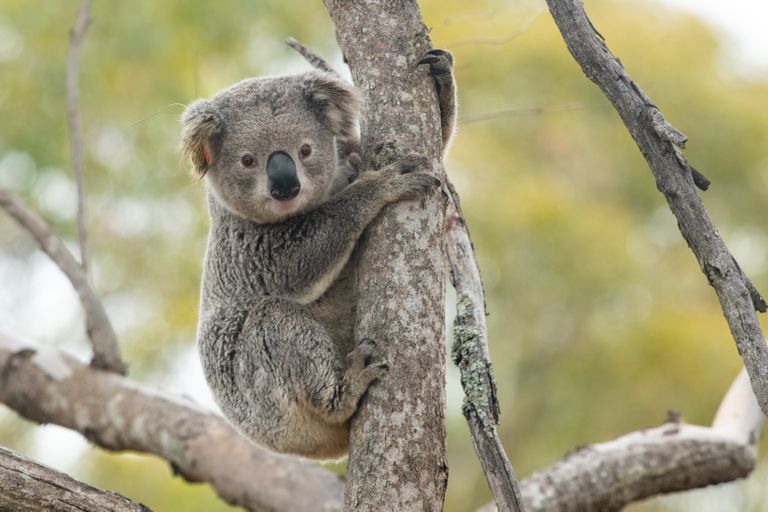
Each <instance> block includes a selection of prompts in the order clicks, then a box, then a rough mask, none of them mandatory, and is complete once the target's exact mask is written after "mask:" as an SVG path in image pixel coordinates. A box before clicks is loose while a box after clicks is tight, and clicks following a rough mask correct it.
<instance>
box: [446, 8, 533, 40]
mask: <svg viewBox="0 0 768 512" xmlns="http://www.w3.org/2000/svg"><path fill="white" fill-rule="evenodd" d="M542 12H543V9H540V10H537V11H536V12H535V13H533V14H532V15H531V16H529V17H528V19H527V20H525V21H524V22H523V24H522V25H520V27H518V28H517V29H515V30H513V31H512V33H511V34H509V35H508V36H506V37H502V38H496V39H488V38H476V39H462V40H460V41H455V42H453V43H450V42H449V43H447V44H446V45H445V46H446V47H447V48H450V49H454V48H458V47H460V46H469V45H487V46H503V45H505V44H507V43H511V42H512V41H514V40H515V39H517V38H518V37H520V36H522V35H523V34H525V33H526V32H528V29H530V28H531V25H532V24H533V22H534V21H535V20H536V18H538V17H539V15H540V14H541V13H542Z"/></svg>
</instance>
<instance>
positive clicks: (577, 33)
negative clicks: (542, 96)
mask: <svg viewBox="0 0 768 512" xmlns="http://www.w3.org/2000/svg"><path fill="white" fill-rule="evenodd" d="M547 4H548V5H549V10H550V12H551V13H552V17H553V18H554V20H555V23H556V24H557V27H558V28H559V30H560V33H561V34H562V36H563V39H564V40H565V43H566V45H567V46H568V50H569V51H570V52H571V55H572V56H573V58H574V59H575V60H576V62H577V63H578V64H579V65H580V66H581V68H582V70H583V71H584V73H585V74H586V75H587V77H588V78H589V79H590V80H592V81H593V82H595V84H597V85H598V86H599V87H600V89H601V90H602V91H603V93H604V94H605V95H606V97H607V98H608V100H610V102H611V103H612V104H613V106H614V108H615V109H616V111H617V112H618V113H619V115H620V116H621V119H622V120H623V121H624V125H625V126H626V127H627V130H628V131H629V133H630V134H631V135H632V138H634V140H635V142H636V143H637V145H638V147H639V148H640V151H641V153H642V154H643V156H644V157H645V159H646V162H647V163H648V166H649V167H650V169H651V172H652V173H653V175H654V177H655V178H656V186H657V188H658V189H659V190H660V191H661V192H662V193H663V194H664V197H665V198H666V200H667V203H668V204H669V207H670V209H671V210H672V213H673V214H674V215H675V217H676V218H677V225H678V227H679V228H680V233H681V234H682V236H683V238H684V239H685V241H686V242H687V243H688V246H689V247H690V248H691V250H692V251H693V253H694V254H695V255H696V259H697V260H698V261H699V265H700V266H701V269H702V271H703V272H704V275H705V276H706V277H707V281H708V282H709V284H710V285H712V287H713V288H714V289H715V292H716V293H717V297H718V299H720V306H721V308H722V310H723V314H724V315H725V318H726V320H727V321H728V326H729V328H730V330H731V334H732V335H733V338H734V340H735V342H736V346H737V348H738V351H739V354H741V356H742V358H743V360H744V366H745V367H746V369H747V372H748V373H749V378H750V381H751V383H752V388H753V389H754V391H755V395H756V396H757V398H758V402H759V403H760V407H761V409H762V410H763V412H764V413H768V343H766V341H765V338H764V336H763V332H762V330H761V328H760V323H759V322H758V319H757V315H756V314H755V310H758V311H761V312H764V311H766V309H768V305H767V304H766V302H765V300H763V297H762V296H761V295H760V294H759V293H758V292H757V290H756V289H755V287H754V286H753V285H752V283H751V282H750V280H749V279H748V278H747V277H746V276H745V275H744V273H743V272H742V271H741V269H740V268H739V266H738V264H737V263H736V260H735V259H734V258H733V255H732V254H731V253H730V251H729V250H728V247H727V246H726V245H725V242H723V239H722V238H721V237H720V235H719V233H718V232H717V229H716V228H715V226H714V224H713V223H712V220H711V219H710V217H709V213H708V212H707V210H706V208H704V204H703V203H702V201H701V198H700V197H699V196H698V194H697V193H696V188H695V187H696V184H695V182H699V185H700V186H701V185H704V183H702V179H701V178H702V177H701V176H700V175H699V176H698V177H697V176H696V174H697V173H694V171H693V168H692V167H691V165H690V164H689V163H688V161H687V160H686V158H685V157H684V156H683V153H682V148H681V146H683V145H684V144H685V142H686V141H687V137H685V135H683V134H682V133H681V132H680V131H679V130H677V129H675V128H674V127H672V126H671V124H670V123H669V122H667V120H666V119H664V116H663V115H662V113H661V111H659V109H658V107H657V106H656V105H655V104H654V103H653V101H652V100H651V99H650V98H649V97H648V95H646V94H645V92H643V90H642V89H641V88H640V86H639V85H638V84H637V83H636V82H635V81H633V80H632V78H631V77H630V76H629V74H628V73H627V71H626V70H625V69H624V67H623V66H622V65H621V62H619V60H618V59H617V58H616V57H614V56H613V54H611V52H610V50H609V49H608V47H607V46H606V44H605V41H604V39H603V38H602V37H600V36H599V34H597V31H596V30H595V28H594V26H593V25H592V23H591V22H590V21H589V18H588V17H587V13H586V12H585V11H584V6H583V4H582V2H581V1H580V0H547Z"/></svg>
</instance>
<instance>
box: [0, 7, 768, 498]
mask: <svg viewBox="0 0 768 512" xmlns="http://www.w3.org/2000/svg"><path fill="white" fill-rule="evenodd" d="M420 4H421V7H422V14H423V17H424V19H425V22H426V23H427V25H428V26H430V27H432V33H431V35H432V39H433V42H434V44H435V46H436V47H441V48H446V49H449V50H451V51H452V52H454V54H455V56H456V61H457V67H456V75H457V80H458V86H459V96H460V102H461V111H460V112H461V114H460V116H461V123H460V125H459V131H458V134H457V136H456V138H455V142H454V144H453V146H452V148H451V151H450V154H449V156H448V160H447V169H448V172H449V174H450V175H451V177H452V179H453V181H454V183H455V184H456V186H457V188H458V190H459V192H460V193H461V195H462V198H463V205H464V210H465V213H466V216H467V218H468V222H469V225H470V227H471V230H472V234H473V237H474V242H475V246H476V248H477V251H478V255H479V258H480V264H481V268H482V271H483V277H484V279H485V284H486V290H487V293H488V309H489V312H490V317H489V327H490V339H491V351H492V356H493V361H494V365H495V370H496V378H497V380H498V385H499V398H500V401H501V406H502V418H501V425H500V427H499V429H500V432H501V436H502V439H503V442H504V445H505V447H506V449H507V452H508V455H509V457H510V459H511V461H512V463H513V465H514V466H515V469H516V471H517V472H518V474H519V475H520V476H525V475H527V474H529V473H530V472H532V471H534V470H536V469H538V468H542V467H544V466H546V465H548V464H551V463H553V462H554V461H555V460H557V459H558V458H560V457H561V456H563V455H564V454H565V453H566V452H568V451H569V450H571V449H572V448H574V447H576V446H577V445H582V444H586V443H593V442H599V441H606V440H610V439H612V438H615V437H617V436H619V435H622V434H624V433H627V432H629V431H632V430H637V429H641V428H646V427H652V426H657V425H659V424H660V423H662V422H663V420H664V418H665V416H666V412H667V410H670V409H674V410H677V411H680V412H681V413H682V415H683V417H684V418H685V419H686V420H687V421H689V422H693V423H700V424H707V423H709V422H710V421H711V420H712V417H713V414H714V412H715V410H716V408H717V405H718V403H719V401H720V399H721V398H722V396H723V393H724V392H725V390H726V389H727V387H728V385H729V384H730V382H731V380H732V379H733V378H734V376H735V375H736V374H737V372H738V370H739V368H740V359H739V357H738V354H737V352H736V349H735V345H734V343H733V341H732V339H731V337H730V335H729V333H728V330H727V326H726V323H725V321H724V319H723V317H722V314H721V312H720V309H719V306H718V303H717V300H716V297H715V294H714V293H713V291H712V289H711V288H710V287H709V286H708V284H707V281H706V279H705V278H704V276H703V275H702V273H701V271H700V270H699V268H698V265H697V263H696V261H695V259H694V257H693V255H692V254H691V252H690V250H689V249H688V247H687V246H686V244H685V242H684V241H683V240H682V238H681V237H680V235H679V233H678V230H677V226H676V222H675V220H674V218H673V216H672V214H671V213H670V211H669V210H668V208H667V206H666V203H665V202H664V200H663V197H662V196H661V194H660V193H659V192H658V191H657V190H656V187H655V184H654V181H653V178H652V175H651V173H650V171H649V169H648V168H647V166H646V164H645V162H644V160H643V159H642V157H641V155H640V152H639V151H638V149H637V147H636V146H635V144H634V143H633V142H632V140H631V139H630V137H629V135H628V133H627V131H626V130H625V129H624V127H623V125H622V124H621V122H620V120H619V117H618V115H617V114H616V113H615V112H614V110H613V109H612V108H611V107H610V106H609V104H608V103H607V100H606V99H605V98H604V97H603V95H602V94H601V93H600V91H599V90H598V89H597V88H596V86H594V85H593V84H592V83H591V82H589V81H588V80H587V79H586V78H585V77H584V75H583V74H582V72H581V70H580V69H579V68H578V66H577V65H576V64H575V62H574V61H573V60H572V58H571V57H570V55H569V54H568V53H567V51H566V49H565V45H564V43H563V41H562V39H561V38H560V35H559V33H558V32H557V30H556V28H555V25H554V23H553V21H552V20H551V18H550V16H549V13H548V11H547V10H546V6H545V4H544V2H543V1H541V0H538V1H530V0H520V1H517V2H514V3H513V2H508V1H500V0H478V1H476V2H472V3H471V4H469V3H467V2H462V1H459V0H427V1H422V2H420ZM470 5H471V7H470ZM78 7H79V2H77V1H69V2H53V1H46V2H27V1H24V0H0V119H2V129H0V185H2V186H4V187H7V188H10V189H12V190H13V191H14V192H16V193H17V194H19V195H20V196H22V197H23V198H24V199H25V200H26V201H28V202H29V203H30V204H31V205H33V206H34V208H36V209H37V210H38V211H39V212H40V213H41V214H42V215H44V216H45V218H46V219H47V220H48V221H49V222H51V223H52V225H53V226H54V227H55V230H56V232H57V233H58V234H60V235H61V236H62V237H63V238H64V240H65V241H66V242H67V244H68V245H69V246H70V248H71V249H72V251H73V253H75V254H77V243H76V240H77V235H76V232H75V229H74V225H75V222H74V212H75V209H76V192H75V184H74V178H73V171H72V169H71V167H70V164H69V162H70V149H69V138H68V130H67V114H66V90H65V73H66V52H67V37H68V30H69V28H70V27H71V26H72V25H73V23H74V20H75V17H76V13H77V10H78ZM586 7H587V10H588V12H589V14H590V15H591V18H592V21H593V22H594V24H595V26H596V27H597V28H598V30H599V31H600V32H601V33H602V34H603V35H604V36H605V38H606V40H607V43H608V45H609V47H610V48H611V50H612V51H613V52H614V53H615V54H616V55H617V56H619V57H620V58H621V60H622V62H623V63H624V65H625V66H626V67H627V69H628V71H629V72H630V74H631V75H632V76H633V77H634V78H635V80H637V82H638V83H639V84H640V85H641V87H643V89H644V90H645V91H646V92H647V93H648V94H649V95H650V97H651V98H652V99H653V100H654V101H655V102H656V103H657V104H658V105H659V107H660V108H661V109H662V111H663V112H664V113H665V114H666V116H667V118H668V119H669V120H670V122H671V123H672V124H673V125H675V126H676V127H677V128H679V129H680V130H681V131H683V132H684V133H685V134H687V135H688V136H689V137H690V142H689V145H688V149H687V150H686V154H687V156H688V158H689V159H690V161H691V163H692V164H693V165H694V166H696V167H697V168H698V169H699V170H700V171H702V172H703V173H704V174H705V175H706V176H707V177H708V178H710V179H711V180H712V182H713V184H712V187H711V188H710V190H709V191H708V192H706V193H704V200H705V203H706V206H707V207H708V209H709V211H710V213H711V214H712V217H713V219H714V221H715V223H716V225H717V226H718V228H719V229H720V232H721V234H722V235H723V237H724V239H725V240H726V242H727V244H728V245H729V247H730V248H731V249H732V251H733V252H734V254H735V255H736V257H737V259H738V261H739V263H740V264H741V266H742V268H743V269H744V270H745V271H746V273H747V274H748V275H749V276H750V277H751V278H752V280H753V281H754V283H755V284H756V286H757V288H758V289H759V290H761V291H762V292H763V293H768V265H767V264H766V256H768V225H766V220H765V219H766V215H768V201H767V200H768V31H766V30H765V26H766V23H767V22H768V4H766V3H765V2H762V1H760V0H739V1H731V2H717V1H715V0H709V1H696V0H654V1H650V0H621V1H619V0H612V1H608V0H588V1H587V2H586ZM93 18H94V22H93V24H92V25H91V27H90V29H89V31H88V33H87V36H86V39H85V41H84V43H83V47H82V52H81V76H80V83H81V88H80V92H81V116H82V122H83V126H84V136H85V141H86V153H87V161H86V163H87V168H86V180H87V189H88V197H87V207H88V227H89V235H90V247H91V251H92V259H93V267H94V268H93V280H94V282H95V286H96V288H97V290H98V292H99V293H100V295H101V296H102V297H103V299H104V301H105V304H106V307H107V309H108V311H109V314H110V316H111V318H112V320H113V322H114V324H115V327H116V329H117V330H118V333H119V336H120V340H121V343H122V350H123V353H124V357H125V359H126V360H127V363H128V364H129V366H130V376H131V377H133V378H135V379H138V380H140V381H142V382H145V383H149V384H152V385H154V386H157V387H159V388H161V389H164V390H166V391H170V392H175V393H183V394H186V395H189V396H191V397H193V398H194V400H196V401H198V402H200V403H202V404H204V405H206V406H209V407H214V405H213V403H212V400H211V398H210V394H209V392H208V390H207V388H206V386H205V383H204V381H203V377H202V373H201V370H200V367H199V363H198V359H197V353H196V348H195V345H194V338H195V325H196V317H197V303H198V286H199V278H200V270H201V259H202V255H203V252H204V248H205V239H206V232H207V217H206V211H205V203H204V201H203V187H202V185H201V184H200V183H196V182H195V181H194V180H193V179H192V178H191V177H190V175H189V173H188V172H187V168H186V165H185V164H183V163H182V162H181V160H180V156H179V153H178V139H179V123H178V118H179V116H180V114H181V112H182V110H183V105H184V104H188V103H189V102H191V101H192V100H193V99H195V98H196V97H199V96H209V95H211V94H213V93H215V92H216V91H217V90H219V89H220V88H223V87H225V86H228V85H230V84H232V83H234V82H236V81H238V80H240V79H242V78H244V77H246V76H249V75H263V74H279V73H286V72H294V71H300V70H304V69H307V68H308V65H307V64H306V63H305V62H304V61H303V60H302V59H301V58H300V57H298V56H297V55H296V54H294V53H293V52H292V51H291V50H290V49H289V48H287V47H286V46H285V45H284V44H283V40H284V38H285V37H287V36H294V37H296V38H298V39H299V40H300V41H302V42H304V43H305V44H307V45H308V46H310V47H312V48H314V49H316V50H317V51H318V52H320V53H321V54H323V55H325V56H327V57H328V58H329V60H331V61H332V62H333V63H334V64H335V65H336V67H337V68H338V69H342V68H343V64H342V63H341V56H340V55H339V52H338V49H337V46H336V43H335V39H334V34H333V27H332V25H331V23H330V21H328V17H327V15H326V14H325V11H324V8H323V6H322V4H321V2H317V1H314V2H285V1H282V0H267V1H260V2H254V1H246V0H219V1H217V2H202V1H198V2H191V1H189V0H183V1H182V0H165V1H163V2H151V1H148V0H137V1H133V2H107V1H104V0H96V1H95V2H94V6H93ZM451 300H452V296H449V298H448V302H449V303H450V302H451ZM449 316H450V315H449ZM448 320H449V321H450V318H449V319H448ZM763 325H764V326H766V323H765V322H763ZM0 329H2V330H4V331H7V332H10V333H14V334H16V335H20V336H23V337H26V338H29V339H32V340H34V341H37V342H41V343H47V344H50V345H55V346H58V347H60V348H62V349H64V350H67V351H69V352H72V353H74V354H76V355H78V356H80V357H82V358H83V359H87V358H88V356H89V350H88V343H87V340H86V337H85V333H84V328H83V319H82V312H81V310H80V306H79V302H78V300H77V298H76V295H75V294H74V292H73V290H72V289H71V286H70V285H69V282H68V281H67V280H66V279H65V278H64V277H63V275H62V274H61V273H60V272H59V271H58V269H57V268H56V267H55V266H54V265H53V264H52V263H50V262H49V261H48V259H47V257H46V256H45V255H43V254H42V253H41V252H40V251H38V250H37V248H36V246H35V244H34V242H33V241H31V239H30V238H29V237H28V236H27V234H26V233H25V232H22V231H21V230H19V229H18V228H17V227H16V225H15V224H14V223H13V222H12V221H11V220H9V219H8V218H7V217H6V216H5V215H4V214H1V213H0ZM461 399H462V393H461V389H460V386H459V383H458V377H457V373H456V371H455V369H454V368H453V366H452V365H451V364H450V363H449V371H448V400H449V403H448V413H449V416H448V421H449V424H448V427H449V440H448V449H449V465H450V481H449V486H448V496H447V505H446V510H448V511H464V510H472V509H474V508H475V507H476V506H479V505H481V504H483V503H485V502H487V501H488V500H489V499H490V493H489V491H488V489H487V486H486V483H485V479H484V477H483V475H482V472H481V470H480V467H479V464H478V463H477V460H476V457H475V454H474V452H473V449H472V445H471V443H470V438H469V433H468V430H467V427H466V424H465V422H464V419H463V417H462V416H461V411H460V404H461ZM0 445H5V446H9V447H11V448H14V449H17V450H19V451H22V452H24V453H26V454H28V455H29V456H31V457H32V458H34V459H36V460H38V461H41V462H43V463H46V464H50V465H52V466H54V467H56V468H58V469H61V470H63V471H66V472H69V473H71V474H73V475H75V476H77V477H79V478H81V479H83V480H86V481H87V482H90V483H92V484H94V485H96V486H101V487H106V488H109V489H113V490H116V491H118V492H121V493H124V494H126V495H127V496H129V497H131V498H133V499H135V500H137V501H141V502H143V503H145V504H146V505H148V506H149V507H151V508H153V509H155V510H158V511H171V510H173V511H176V510H184V511H201V512H202V511H224V510H234V508H232V507H229V506H228V505H226V504H224V503H223V502H222V501H220V500H219V499H218V498H217V497H216V495H215V494H214V493H213V492H212V491H211V490H210V489H209V488H208V486H206V485H203V484H195V485H192V484H188V483H186V482H184V481H183V480H181V479H180V478H178V477H174V476H173V475H172V472H171V468H170V466H169V465H168V464H167V463H165V462H163V461H162V460H160V459H158V458H156V457H152V456H145V455H140V454H130V453H123V454H111V453H108V452H105V451H103V450H100V449H97V448H93V447H91V446H90V445H89V444H88V443H87V442H86V441H85V440H84V439H83V438H82V437H80V436H79V435H78V434H75V433H72V432H70V431H68V430H65V429H63V428H60V427H56V426H44V427H39V426H36V425H33V424H31V423H29V422H27V421H24V420H21V419H19V418H18V417H17V415H16V414H15V413H14V412H13V411H11V410H9V409H7V408H5V407H4V406H0ZM766 448H768V446H763V450H762V454H763V457H764V459H765V457H766V454H768V450H766ZM335 469H337V470H339V471H343V467H336V468H335ZM766 480H768V464H765V463H764V462H763V463H761V464H760V465H759V466H758V468H757V470H756V471H755V472H754V473H753V475H752V476H751V477H750V478H749V479H748V480H746V481H741V482H737V483H735V484H728V485H722V486H719V487H716V488H711V489H706V490H703V491H695V492H688V493H683V494H680V495H675V496H671V497H665V498H659V499H653V500H650V501H648V502H645V503H641V504H637V505H634V506H632V507H630V509H631V510H632V511H634V512H651V511H690V510H696V511H718V512H730V511H762V510H768V499H767V498H768V496H767V494H768V491H766V488H767V487H768V486H766Z"/></svg>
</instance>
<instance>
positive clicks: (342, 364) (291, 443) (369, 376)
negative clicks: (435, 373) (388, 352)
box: [243, 298, 386, 458]
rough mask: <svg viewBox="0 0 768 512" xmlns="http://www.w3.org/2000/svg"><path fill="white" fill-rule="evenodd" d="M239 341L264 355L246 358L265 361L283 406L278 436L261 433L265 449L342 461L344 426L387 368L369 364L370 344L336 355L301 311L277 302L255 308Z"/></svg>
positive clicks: (315, 323) (309, 316)
mask: <svg viewBox="0 0 768 512" xmlns="http://www.w3.org/2000/svg"><path fill="white" fill-rule="evenodd" d="M243 337H244V338H247V339H248V345H251V346H253V347H254V349H255V350H258V351H260V352H262V353H261V354H251V355H250V356H249V355H248V354H245V355H244V356H245V357H252V358H253V360H255V361H258V360H260V359H263V357H264V356H265V355H266V357H267V359H268V363H267V364H265V365H264V366H265V367H267V366H268V371H270V372H271V373H272V375H271V379H270V380H271V381H272V382H273V383H274V385H275V386H276V387H277V388H278V389H277V390H276V391H277V392H278V394H279V395H280V396H281V398H282V400H285V401H286V402H287V403H286V404H285V408H284V410H285V411H286V414H285V416H284V417H283V419H282V421H281V425H280V428H279V429H278V430H279V433H275V434H274V435H270V433H263V434H266V437H273V439H269V440H268V441H267V444H270V445H272V447H273V448H274V449H276V450H278V451H282V452H291V453H296V454H299V455H303V456H307V457H316V458H330V457H339V456H341V455H343V454H344V453H345V452H346V449H347V444H348V435H349V434H348V425H347V421H348V420H349V418H350V417H351V416H352V415H353V414H354V412H355V411H356V410H357V405H358V402H359V401H360V398H362V396H363V394H364V393H365V391H366V390H367V389H368V386H369V385H370V383H371V382H372V381H373V380H374V379H376V378H379V377H381V376H383V375H384V373H385V372H386V365H385V364H383V363H381V362H372V361H371V359H372V358H373V356H374V351H375V346H374V345H373V343H371V342H369V341H365V342H363V343H360V344H359V345H358V346H357V347H356V348H355V349H354V350H353V351H352V352H351V353H350V354H340V353H339V351H338V346H337V344H336V343H334V341H333V340H332V339H331V338H330V336H329V335H328V333H327V331H326V330H325V328H324V327H323V326H322V324H320V323H319V322H318V321H317V320H316V319H315V318H314V317H313V315H312V314H311V313H310V312H309V311H308V310H307V309H306V308H305V307H304V306H301V305H300V304H297V303H295V302H291V301H287V300H283V299H278V298H270V299H264V300H261V301H259V302H258V303H257V305H256V306H254V308H253V310H252V311H251V313H250V314H249V316H248V319H247V320H246V322H245V324H244V326H243ZM245 378H246V379H247V378H248V376H247V375H246V376H245ZM243 384H245V383H243ZM246 385H247V384H246Z"/></svg>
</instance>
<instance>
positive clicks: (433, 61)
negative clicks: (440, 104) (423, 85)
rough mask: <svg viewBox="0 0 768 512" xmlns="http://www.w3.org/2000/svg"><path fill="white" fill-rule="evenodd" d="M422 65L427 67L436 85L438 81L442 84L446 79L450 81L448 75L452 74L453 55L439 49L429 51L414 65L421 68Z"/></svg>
mask: <svg viewBox="0 0 768 512" xmlns="http://www.w3.org/2000/svg"><path fill="white" fill-rule="evenodd" d="M422 64H428V65H429V74H430V75H432V77H433V78H434V79H435V83H436V84H437V83H438V81H442V82H443V83H444V82H445V78H446V77H447V79H448V80H451V79H450V75H451V73H452V72H453V55H451V52H449V51H446V50H439V49H434V50H430V51H428V52H427V53H426V55H424V57H422V59H421V60H420V61H419V62H418V64H416V65H417V66H421V65H422ZM438 94H439V91H438Z"/></svg>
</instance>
